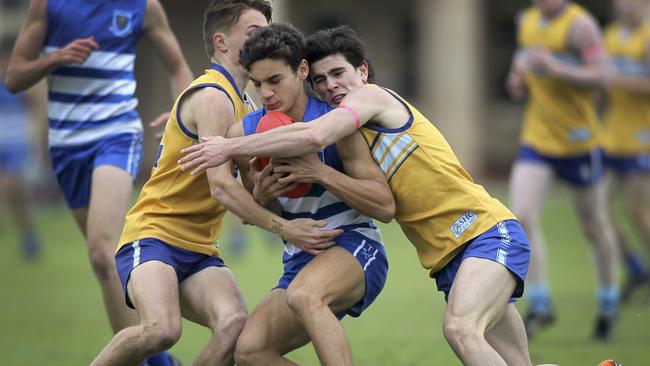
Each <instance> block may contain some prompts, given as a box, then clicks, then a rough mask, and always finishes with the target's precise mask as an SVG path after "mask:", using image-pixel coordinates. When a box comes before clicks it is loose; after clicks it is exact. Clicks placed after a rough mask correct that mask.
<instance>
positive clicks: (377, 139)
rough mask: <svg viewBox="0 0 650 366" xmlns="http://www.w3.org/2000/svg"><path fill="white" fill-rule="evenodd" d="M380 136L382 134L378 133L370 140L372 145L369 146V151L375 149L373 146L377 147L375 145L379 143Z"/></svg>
mask: <svg viewBox="0 0 650 366" xmlns="http://www.w3.org/2000/svg"><path fill="white" fill-rule="evenodd" d="M381 135H383V132H378V133H377V134H376V135H375V138H374V139H373V140H372V144H370V151H372V149H374V148H375V145H377V143H378V142H379V138H380V137H381Z"/></svg>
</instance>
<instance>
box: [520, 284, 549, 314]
mask: <svg viewBox="0 0 650 366" xmlns="http://www.w3.org/2000/svg"><path fill="white" fill-rule="evenodd" d="M526 291H527V292H528V304H529V305H528V307H529V308H530V310H531V311H533V312H535V313H542V314H546V313H548V312H550V311H551V297H550V292H549V289H548V286H547V285H546V284H534V285H528V287H527V289H526Z"/></svg>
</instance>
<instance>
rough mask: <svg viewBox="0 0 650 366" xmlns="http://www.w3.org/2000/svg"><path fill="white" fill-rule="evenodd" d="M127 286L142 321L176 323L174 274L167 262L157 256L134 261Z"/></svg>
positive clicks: (175, 280) (177, 294)
mask: <svg viewBox="0 0 650 366" xmlns="http://www.w3.org/2000/svg"><path fill="white" fill-rule="evenodd" d="M127 289H128V293H129V298H130V299H131V302H132V303H133V305H134V307H135V309H136V310H137V312H138V315H139V316H140V321H141V323H142V324H159V322H160V321H165V322H172V323H173V324H174V325H177V326H180V317H181V313H180V304H179V293H178V278H177V277H176V271H174V269H173V268H172V267H171V266H170V265H168V264H166V263H163V262H161V261H157V260H152V261H148V262H145V263H142V264H140V265H138V266H137V267H135V268H134V269H133V270H132V271H131V274H130V276H129V281H128V283H127Z"/></svg>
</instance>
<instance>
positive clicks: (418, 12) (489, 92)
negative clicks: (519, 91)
mask: <svg viewBox="0 0 650 366" xmlns="http://www.w3.org/2000/svg"><path fill="white" fill-rule="evenodd" d="M28 3H29V2H28V1H26V0H24V1H23V0H0V36H3V37H4V36H12V35H15V34H17V33H18V30H19V28H20V25H21V24H22V19H24V16H25V14H26V11H27V5H28ZM161 3H162V4H163V6H164V7H165V9H166V11H167V15H168V17H169V20H170V24H171V27H172V29H173V30H174V32H175V33H176V36H177V37H178V39H179V41H180V43H181V47H182V48H183V52H184V53H185V55H186V58H187V60H188V62H189V64H190V67H191V68H192V70H193V71H194V74H195V75H199V74H200V73H202V70H203V69H205V68H207V67H208V66H209V63H208V61H207V57H206V55H205V51H204V48H203V41H202V16H203V10H204V8H205V6H206V4H207V3H208V1H207V0H205V1H196V0H195V1H181V0H161ZM577 3H579V4H581V5H583V6H585V7H587V8H588V9H589V10H590V11H591V12H592V13H593V14H594V15H595V16H596V17H597V18H598V20H599V21H600V22H601V23H604V22H605V21H608V20H610V19H611V16H612V14H611V4H610V3H611V1H610V0H579V1H577ZM530 4H531V1H530V0H400V1H394V0H355V1H351V0H310V1H304V0H302V1H301V0H273V1H272V5H273V8H274V21H288V22H291V23H293V24H294V25H295V26H296V27H298V28H299V29H300V30H302V31H303V32H304V33H306V34H309V33H311V32H313V31H315V30H318V29H322V28H327V27H332V26H336V25H340V24H348V25H350V26H352V27H353V28H354V29H355V30H356V31H357V32H359V34H360V35H361V36H362V37H363V39H364V40H365V41H366V42H367V45H368V50H369V53H370V57H371V58H372V59H373V60H374V66H375V69H376V72H377V82H378V83H379V84H382V85H384V86H386V87H389V88H391V89H394V90H395V91H397V92H398V93H400V94H401V95H403V96H404V97H406V98H408V99H410V100H411V101H413V102H414V104H415V106H416V107H417V108H418V109H420V111H421V112H423V113H424V114H425V115H427V116H428V117H429V118H430V119H431V120H432V121H433V122H434V123H435V124H436V126H437V127H438V128H439V129H440V130H441V131H442V133H443V134H444V135H445V136H446V137H447V139H448V141H449V143H450V144H451V146H452V147H453V149H454V150H455V152H456V154H457V155H458V157H459V159H460V160H461V162H462V163H463V165H464V166H465V167H466V168H467V169H468V170H469V171H470V172H471V173H472V174H473V175H474V176H476V177H504V176H506V174H507V173H508V171H509V166H510V163H511V162H512V160H513V158H514V156H515V152H516V147H517V139H518V131H519V127H520V125H521V118H522V110H523V105H521V104H517V103H514V102H511V101H509V100H508V97H507V94H506V92H505V89H504V87H503V83H504V79H505V76H506V74H507V71H508V68H509V67H510V64H509V63H510V59H511V56H512V53H513V51H514V47H515V26H514V19H515V16H516V14H517V12H518V11H520V10H522V9H524V8H525V7H527V6H530ZM140 47H142V48H144V49H142V50H141V51H140V52H139V54H138V60H137V64H136V74H137V77H138V78H139V82H138V90H137V95H138V97H139V99H140V107H139V111H140V113H141V116H142V120H143V121H144V122H145V123H147V122H148V121H150V120H152V119H153V118H154V117H155V116H157V115H158V114H159V113H160V112H161V111H163V110H165V109H169V108H170V107H171V105H172V101H171V99H170V94H169V86H168V85H167V79H166V78H160V77H159V75H161V74H162V73H163V70H162V66H161V65H160V63H158V62H154V60H153V59H154V58H155V57H156V55H155V54H154V53H153V52H152V50H151V49H148V46H147V44H146V42H142V43H141V44H140ZM0 133H1V132H0ZM147 135H148V138H147V143H146V145H145V160H144V161H143V164H142V167H143V171H142V177H143V178H144V177H146V176H148V172H149V167H150V166H151V163H152V161H153V158H154V154H155V152H156V145H157V141H155V139H154V138H153V134H152V133H148V134H147Z"/></svg>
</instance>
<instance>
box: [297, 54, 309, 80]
mask: <svg viewBox="0 0 650 366" xmlns="http://www.w3.org/2000/svg"><path fill="white" fill-rule="evenodd" d="M307 76H309V65H307V60H305V59H304V58H303V59H302V60H301V61H300V64H299V65H298V77H299V78H300V80H306V79H307Z"/></svg>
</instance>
